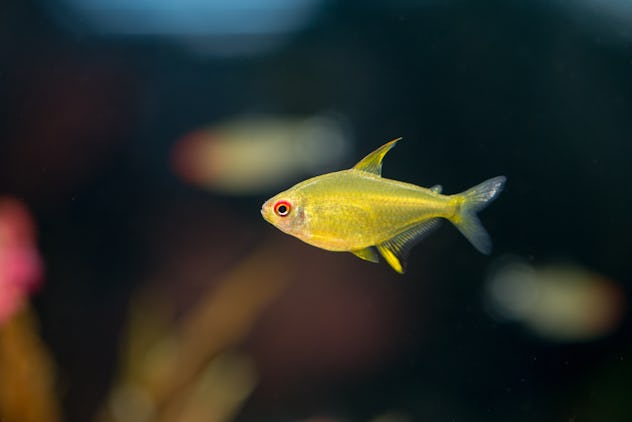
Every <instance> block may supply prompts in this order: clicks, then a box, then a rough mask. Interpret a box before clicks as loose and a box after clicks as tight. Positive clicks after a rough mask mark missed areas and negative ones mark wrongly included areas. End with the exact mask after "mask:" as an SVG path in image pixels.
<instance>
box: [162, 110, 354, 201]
mask: <svg viewBox="0 0 632 422" xmlns="http://www.w3.org/2000/svg"><path fill="white" fill-rule="evenodd" d="M350 142H351V137H350V130H349V128H348V125H347V123H346V121H345V119H344V118H342V117H340V116H337V115H327V114H324V115H317V116H313V117H307V118H292V117H280V116H259V117H255V116H253V117H241V118H235V119H233V120H229V121H226V122H224V123H219V124H217V125H213V126H210V127H208V128H203V129H196V130H194V131H193V132H191V133H189V134H187V135H185V136H184V137H182V138H181V139H180V140H179V141H177V143H176V145H175V147H174V149H173V151H172V165H173V168H174V171H175V172H176V174H177V175H178V176H179V177H181V178H182V179H183V180H185V181H187V182H189V183H191V184H193V185H196V186H200V187H203V188H206V189H209V190H212V191H215V192H221V193H228V194H235V195H243V194H259V193H261V192H266V191H269V190H271V189H274V188H278V187H279V186H281V185H283V184H285V183H288V182H290V181H292V180H296V178H298V177H300V176H301V175H309V174H315V173H318V172H321V171H323V170H327V169H331V168H334V167H336V166H337V165H339V164H340V163H342V162H343V161H344V160H345V159H346V158H347V156H348V153H349V151H350V149H351V148H350Z"/></svg>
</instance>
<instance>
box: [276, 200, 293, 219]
mask: <svg viewBox="0 0 632 422" xmlns="http://www.w3.org/2000/svg"><path fill="white" fill-rule="evenodd" d="M291 209H292V206H291V205H290V203H289V202H287V201H279V202H277V203H276V204H274V213H275V214H276V215H278V216H279V217H285V216H286V215H288V214H289V213H290V210H291Z"/></svg>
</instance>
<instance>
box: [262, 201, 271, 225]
mask: <svg viewBox="0 0 632 422" xmlns="http://www.w3.org/2000/svg"><path fill="white" fill-rule="evenodd" d="M269 209H270V200H267V201H266V202H264V203H263V205H261V216H262V217H263V218H264V220H266V221H270V218H269V211H268V210H269Z"/></svg>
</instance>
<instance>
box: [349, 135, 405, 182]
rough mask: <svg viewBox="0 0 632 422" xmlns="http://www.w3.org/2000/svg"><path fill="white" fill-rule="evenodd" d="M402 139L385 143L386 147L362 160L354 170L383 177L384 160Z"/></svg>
mask: <svg viewBox="0 0 632 422" xmlns="http://www.w3.org/2000/svg"><path fill="white" fill-rule="evenodd" d="M401 139H402V138H397V139H394V140H392V141H391V142H387V143H385V144H384V145H382V146H381V147H379V148H378V149H376V150H375V151H373V152H372V153H370V154H369V155H367V156H366V157H364V158H363V159H362V160H360V161H359V162H358V163H357V164H356V165H355V166H353V168H354V169H356V170H362V171H366V172H369V173H373V174H376V175H378V176H381V175H382V159H384V156H385V155H386V153H387V152H388V151H389V150H390V149H391V148H393V147H394V146H395V144H396V143H397V141H399V140H401Z"/></svg>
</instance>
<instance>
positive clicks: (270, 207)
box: [261, 190, 307, 239]
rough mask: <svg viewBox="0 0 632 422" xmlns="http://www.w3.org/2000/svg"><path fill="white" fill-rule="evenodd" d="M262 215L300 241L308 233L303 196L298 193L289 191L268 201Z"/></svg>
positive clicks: (263, 207)
mask: <svg viewBox="0 0 632 422" xmlns="http://www.w3.org/2000/svg"><path fill="white" fill-rule="evenodd" d="M261 215H262V216H263V218H264V219H265V220H266V221H267V222H268V223H270V224H272V225H273V226H275V227H276V228H278V229H279V230H281V231H282V232H284V233H287V234H290V235H292V236H295V237H298V238H299V239H301V238H303V237H304V236H303V235H304V234H305V233H306V232H307V228H306V219H305V208H304V206H303V201H302V196H301V195H300V193H298V192H296V191H292V190H288V191H285V192H281V193H280V194H278V195H276V196H273V197H272V198H270V199H268V200H267V201H266V202H264V203H263V205H262V206H261Z"/></svg>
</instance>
